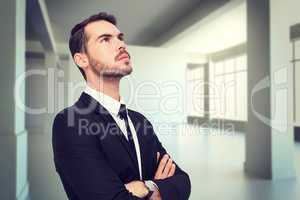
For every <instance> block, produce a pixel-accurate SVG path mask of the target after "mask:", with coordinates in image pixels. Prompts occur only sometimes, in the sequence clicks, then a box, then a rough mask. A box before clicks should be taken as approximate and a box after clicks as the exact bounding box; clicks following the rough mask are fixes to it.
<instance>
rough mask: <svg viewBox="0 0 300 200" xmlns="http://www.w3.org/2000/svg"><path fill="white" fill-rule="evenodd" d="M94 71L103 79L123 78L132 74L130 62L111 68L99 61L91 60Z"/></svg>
mask: <svg viewBox="0 0 300 200" xmlns="http://www.w3.org/2000/svg"><path fill="white" fill-rule="evenodd" d="M89 62H90V65H91V69H92V71H93V72H94V73H95V74H96V75H97V76H99V77H103V78H122V77H124V76H126V75H129V74H131V72H132V67H131V66H130V63H129V62H126V63H125V64H123V65H122V66H121V65H118V66H109V65H106V64H103V63H100V62H99V61H97V60H94V59H92V58H90V60H89Z"/></svg>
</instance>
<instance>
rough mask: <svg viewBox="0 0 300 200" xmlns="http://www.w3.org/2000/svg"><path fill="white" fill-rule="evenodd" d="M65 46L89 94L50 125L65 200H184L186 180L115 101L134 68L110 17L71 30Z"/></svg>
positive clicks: (148, 129) (147, 129)
mask: <svg viewBox="0 0 300 200" xmlns="http://www.w3.org/2000/svg"><path fill="white" fill-rule="evenodd" d="M69 48H70V51H71V54H72V56H73V60H74V62H75V64H76V65H77V66H78V68H79V70H80V72H81V74H82V75H83V77H84V79H85V80H86V88H85V90H84V92H83V93H82V94H81V96H80V98H79V100H78V101H77V102H76V103H75V104H74V105H72V106H70V107H68V108H65V109H64V110H63V111H61V112H60V113H58V114H57V115H56V117H55V120H54V123H53V137H52V142H53V152H54V163H55V167H56V171H57V173H58V174H59V176H60V178H61V181H62V183H63V186H64V189H65V191H66V193H67V196H68V198H69V199H71V200H142V199H143V200H146V199H150V200H187V199H188V198H189V195H190V190H191V183H190V179H189V176H188V175H187V173H185V172H184V171H183V170H181V169H180V167H179V166H178V165H177V164H176V163H175V162H174V161H173V160H172V158H171V157H170V156H169V155H168V153H167V152H166V150H165V149H164V147H163V146H162V144H161V143H160V141H159V140H158V138H157V136H156V134H155V133H154V130H153V127H152V125H151V123H150V122H149V121H148V120H147V119H146V118H145V116H143V115H142V114H140V113H139V112H136V111H133V110H130V109H127V108H126V104H125V102H124V100H123V99H122V97H121V96H120V93H119V84H120V80H121V78H122V77H124V76H126V75H129V74H130V73H131V72H132V66H131V61H130V55H129V53H128V51H127V47H126V44H125V42H124V34H123V33H122V32H120V31H119V29H118V28H117V26H116V19H115V17H114V16H113V15H110V14H107V13H104V12H101V13H99V14H96V15H93V16H90V17H89V18H87V19H85V20H84V21H82V22H80V23H78V24H77V25H75V26H74V28H73V29H72V31H71V36H70V40H69Z"/></svg>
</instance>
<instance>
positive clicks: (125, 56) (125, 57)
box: [118, 53, 129, 60]
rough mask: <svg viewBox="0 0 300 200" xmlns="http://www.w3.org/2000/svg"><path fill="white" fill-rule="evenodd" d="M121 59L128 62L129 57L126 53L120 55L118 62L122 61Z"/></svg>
mask: <svg viewBox="0 0 300 200" xmlns="http://www.w3.org/2000/svg"><path fill="white" fill-rule="evenodd" d="M123 59H126V60H129V55H128V54H127V53H124V54H122V55H120V56H119V58H118V60H123Z"/></svg>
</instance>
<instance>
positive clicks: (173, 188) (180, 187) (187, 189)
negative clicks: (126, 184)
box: [149, 122, 191, 200]
mask: <svg viewBox="0 0 300 200" xmlns="http://www.w3.org/2000/svg"><path fill="white" fill-rule="evenodd" d="M149 123H150V122H149ZM150 127H151V128H152V131H153V139H154V142H155V143H156V148H157V151H158V152H160V155H161V157H162V156H163V155H164V154H168V153H167V151H166V150H165V148H164V147H163V146H162V144H161V142H160V141H159V139H158V138H157V136H156V134H155V133H154V129H153V127H152V125H151V123H150ZM175 165H176V170H175V174H174V175H173V176H172V177H169V178H166V179H163V180H153V181H154V183H155V184H156V185H157V187H158V188H159V192H160V195H161V197H162V200H169V199H171V200H187V199H188V198H189V196H190V193H191V182H190V178H189V176H188V174H187V173H186V172H184V171H183V170H182V169H180V167H179V166H178V165H177V164H176V163H175Z"/></svg>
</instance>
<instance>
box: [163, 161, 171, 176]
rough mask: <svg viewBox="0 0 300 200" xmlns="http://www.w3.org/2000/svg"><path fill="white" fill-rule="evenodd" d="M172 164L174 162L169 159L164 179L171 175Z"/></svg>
mask: <svg viewBox="0 0 300 200" xmlns="http://www.w3.org/2000/svg"><path fill="white" fill-rule="evenodd" d="M172 164H173V160H172V159H171V158H169V160H168V162H167V164H166V166H165V169H164V171H163V177H164V178H167V176H168V174H169V172H170V170H171V168H172Z"/></svg>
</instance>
